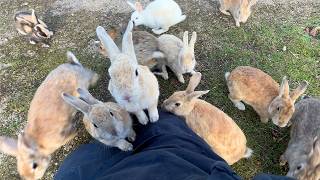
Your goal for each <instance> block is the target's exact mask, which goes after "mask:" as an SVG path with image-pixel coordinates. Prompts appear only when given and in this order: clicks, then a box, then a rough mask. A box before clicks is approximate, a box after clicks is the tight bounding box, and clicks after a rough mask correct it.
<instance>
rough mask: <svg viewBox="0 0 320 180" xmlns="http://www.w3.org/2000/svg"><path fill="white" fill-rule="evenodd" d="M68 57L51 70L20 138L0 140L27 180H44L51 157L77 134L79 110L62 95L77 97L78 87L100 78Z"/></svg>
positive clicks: (0, 145)
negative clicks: (13, 157) (76, 116)
mask: <svg viewBox="0 0 320 180" xmlns="http://www.w3.org/2000/svg"><path fill="white" fill-rule="evenodd" d="M67 56H68V61H69V63H66V64H62V65H60V66H58V67H57V68H56V69H54V70H53V71H51V72H50V73H49V75H48V76H47V78H46V79H45V80H44V81H43V82H42V84H41V85H40V87H39V88H38V89H37V91H36V93H35V95H34V97H33V99H32V101H31V105H30V109H29V112H28V122H27V125H26V127H25V128H24V130H23V132H22V133H21V134H20V135H19V136H18V139H13V138H9V137H4V136H1V137H0V151H2V152H4V153H6V154H9V155H12V156H15V157H16V158H17V168H18V172H19V174H20V176H21V177H22V178H24V179H26V180H34V179H40V178H41V177H42V176H43V174H44V173H45V171H46V169H47V167H48V165H49V162H50V159H51V154H52V153H53V152H54V151H56V150H57V149H58V148H59V147H61V146H62V145H64V144H65V143H67V142H68V141H69V140H71V139H72V138H73V137H74V136H75V135H76V129H77V128H76V124H77V123H76V120H74V119H73V118H74V115H75V113H76V110H75V109H74V108H73V107H71V106H69V105H68V104H67V103H65V102H64V101H63V99H62V98H61V93H62V92H67V93H69V94H72V95H74V96H76V95H77V94H78V93H77V88H78V87H81V88H83V89H87V88H88V87H89V86H91V85H94V84H95V83H96V81H97V79H98V76H97V74H95V73H94V72H92V71H91V70H89V69H86V68H84V67H83V66H82V65H81V64H80V62H79V61H78V60H77V58H76V57H75V56H74V55H73V54H72V53H71V52H68V53H67Z"/></svg>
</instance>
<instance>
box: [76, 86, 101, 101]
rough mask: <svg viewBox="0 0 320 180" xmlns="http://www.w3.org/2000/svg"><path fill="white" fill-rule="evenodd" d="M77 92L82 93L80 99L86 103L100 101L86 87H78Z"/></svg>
mask: <svg viewBox="0 0 320 180" xmlns="http://www.w3.org/2000/svg"><path fill="white" fill-rule="evenodd" d="M77 92H78V93H79V95H80V99H81V100H83V101H85V102H86V103H88V104H90V105H93V104H98V103H99V102H100V101H99V100H97V99H96V98H94V97H93V96H92V95H91V94H90V93H89V91H88V90H86V89H82V88H78V89H77Z"/></svg>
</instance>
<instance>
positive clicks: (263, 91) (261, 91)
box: [225, 66, 308, 127]
mask: <svg viewBox="0 0 320 180" xmlns="http://www.w3.org/2000/svg"><path fill="white" fill-rule="evenodd" d="M225 78H226V81H227V85H228V89H229V99H230V100H231V101H232V102H233V104H234V105H235V107H237V108H238V109H239V110H242V111H244V110H245V105H244V104H243V103H242V102H244V103H246V104H248V105H250V106H252V107H253V109H254V110H255V111H256V112H257V113H258V114H259V116H260V120H261V122H263V123H267V122H268V120H269V118H270V119H272V122H273V124H275V125H276V126H279V127H285V126H287V124H288V122H289V120H290V118H291V116H292V114H293V113H294V109H295V108H294V103H295V101H296V100H297V99H298V97H299V96H300V95H302V94H303V93H304V92H305V91H306V89H307V87H308V82H307V81H302V82H301V83H300V85H299V86H298V87H297V88H296V89H295V90H293V91H291V92H289V84H288V81H287V78H286V77H284V78H283V79H282V83H281V86H280V88H279V84H278V83H277V82H276V81H275V80H273V79H272V77H271V76H269V75H268V74H266V73H265V72H263V71H261V70H259V69H256V68H253V67H250V66H239V67H237V68H236V69H234V70H233V71H232V72H231V73H230V72H227V73H226V74H225ZM241 101H242V102H241Z"/></svg>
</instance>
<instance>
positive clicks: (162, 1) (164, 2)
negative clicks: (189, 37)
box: [127, 0, 186, 34]
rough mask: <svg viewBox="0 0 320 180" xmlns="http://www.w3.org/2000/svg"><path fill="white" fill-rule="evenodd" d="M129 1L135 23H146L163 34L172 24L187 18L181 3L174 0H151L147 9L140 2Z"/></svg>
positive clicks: (154, 30)
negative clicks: (180, 5)
mask: <svg viewBox="0 0 320 180" xmlns="http://www.w3.org/2000/svg"><path fill="white" fill-rule="evenodd" d="M127 3H128V5H129V6H130V7H131V8H132V9H133V10H134V12H133V13H132V15H131V21H133V23H134V25H135V26H139V25H145V26H147V27H149V28H152V31H153V33H155V34H162V33H164V32H166V31H168V30H169V28H170V27H171V26H173V25H175V24H178V23H180V22H182V21H184V20H185V19H186V15H182V11H181V9H180V7H179V5H178V4H177V3H176V2H175V1H173V0H155V1H152V2H150V3H149V4H148V5H147V7H146V8H145V9H143V7H142V5H141V3H140V2H136V3H135V4H133V3H131V2H130V1H127Z"/></svg>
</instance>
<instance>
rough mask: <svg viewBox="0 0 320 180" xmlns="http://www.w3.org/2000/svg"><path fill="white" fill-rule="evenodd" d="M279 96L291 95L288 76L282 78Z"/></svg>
mask: <svg viewBox="0 0 320 180" xmlns="http://www.w3.org/2000/svg"><path fill="white" fill-rule="evenodd" d="M279 96H280V97H284V98H287V97H289V83H288V80H287V76H284V77H283V78H282V82H281V86H280V92H279Z"/></svg>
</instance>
